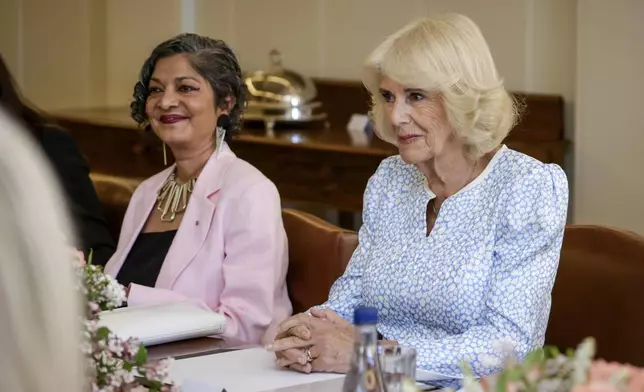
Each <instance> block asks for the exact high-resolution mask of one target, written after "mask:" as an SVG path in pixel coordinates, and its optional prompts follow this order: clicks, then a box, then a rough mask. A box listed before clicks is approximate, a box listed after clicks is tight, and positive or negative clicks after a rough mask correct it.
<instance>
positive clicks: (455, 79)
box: [362, 14, 518, 159]
mask: <svg viewBox="0 0 644 392" xmlns="http://www.w3.org/2000/svg"><path fill="white" fill-rule="evenodd" d="M383 77H388V78H390V79H392V80H394V81H396V82H398V83H400V84H402V85H404V86H406V87H409V88H419V89H423V90H427V91H430V92H435V93H437V94H439V96H440V97H441V98H442V103H443V106H444V108H445V112H446V115H447V120H448V122H449V124H450V126H451V127H452V129H453V131H454V133H455V135H456V136H457V137H458V138H460V140H461V141H462V142H463V144H464V145H465V146H466V149H467V151H466V152H467V154H468V155H469V157H470V158H472V159H477V158H479V157H481V156H483V155H484V154H487V153H489V152H491V151H492V150H494V149H495V148H497V147H498V146H499V145H500V144H501V142H502V141H503V139H505V137H506V136H507V135H508V133H509V132H510V130H511V129H512V128H513V127H514V125H515V124H516V121H517V118H518V104H517V102H516V101H515V100H514V98H513V97H512V96H511V95H510V94H509V93H508V92H507V91H506V90H505V87H504V86H503V79H501V78H500V77H499V75H498V72H497V69H496V66H495V64H494V59H493V58H492V54H491V53H490V49H489V47H488V45H487V42H486V41H485V38H483V34H481V31H480V29H479V28H478V26H477V25H476V24H475V23H474V22H473V21H472V20H471V19H469V18H468V17H466V16H463V15H459V14H443V15H439V16H435V17H432V18H423V19H420V20H417V21H414V22H412V23H410V24H408V25H407V26H405V27H403V28H402V29H400V30H398V31H397V32H395V33H394V34H392V35H391V36H389V37H388V38H387V39H386V40H385V41H384V42H383V43H382V44H380V46H378V47H377V48H376V49H375V50H374V51H373V52H372V53H371V55H370V56H369V57H368V59H367V61H366V63H365V66H364V69H363V78H362V81H363V83H364V85H365V87H366V88H367V89H368V90H369V92H370V93H371V96H372V110H371V115H372V119H373V121H374V123H375V124H374V125H375V132H376V134H377V135H378V137H380V138H381V139H383V140H384V141H386V142H389V143H391V144H396V135H395V133H394V129H393V127H392V124H391V122H390V121H389V119H388V118H387V115H386V113H385V110H384V105H385V102H384V100H383V98H382V96H381V95H380V93H379V89H380V82H381V80H382V78H383Z"/></svg>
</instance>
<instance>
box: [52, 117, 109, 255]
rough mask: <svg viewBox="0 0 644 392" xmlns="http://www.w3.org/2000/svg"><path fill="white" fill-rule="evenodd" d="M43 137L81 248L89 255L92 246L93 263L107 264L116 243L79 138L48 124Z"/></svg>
mask: <svg viewBox="0 0 644 392" xmlns="http://www.w3.org/2000/svg"><path fill="white" fill-rule="evenodd" d="M39 141H40V145H41V146H42V148H43V150H44V151H45V154H46V155H47V157H48V158H49V162H50V163H51V164H52V165H53V168H54V170H55V172H56V174H57V175H58V180H59V183H60V184H61V186H62V188H63V191H64V194H65V196H66V199H67V203H68V206H69V209H70V211H71V215H72V219H73V220H72V222H73V224H74V226H75V231H76V234H77V235H78V239H79V240H80V241H81V243H80V244H79V246H80V247H81V248H82V249H81V250H82V251H83V253H85V257H87V256H88V255H89V250H90V249H92V251H93V258H92V264H96V265H105V264H106V263H107V261H108V260H109V258H110V257H112V254H113V253H114V251H115V249H116V243H115V241H114V238H113V237H112V234H111V233H110V230H109V227H108V225H107V221H106V220H105V217H104V216H103V207H102V205H101V202H100V201H99V198H98V195H97V194H96V190H95V189H94V184H93V183H92V180H91V179H90V178H89V167H88V165H87V162H85V158H83V155H82V154H81V152H80V150H79V148H78V146H77V145H76V141H75V140H74V139H73V138H72V136H71V135H70V134H69V133H67V132H65V131H64V130H62V129H59V128H56V127H47V128H44V129H43V132H42V133H41V137H40V140H39Z"/></svg>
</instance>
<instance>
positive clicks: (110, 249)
mask: <svg viewBox="0 0 644 392" xmlns="http://www.w3.org/2000/svg"><path fill="white" fill-rule="evenodd" d="M0 106H1V107H4V108H5V109H6V110H7V111H8V112H9V114H11V115H13V116H14V117H15V118H16V119H17V120H18V121H22V125H23V127H22V128H23V129H22V130H23V131H24V132H27V133H28V134H31V136H33V137H34V138H35V140H36V141H37V143H38V145H39V146H40V147H41V148H42V150H43V152H44V153H45V155H46V157H47V158H48V160H49V163H50V164H51V165H52V167H53V168H54V172H55V178H57V179H58V180H59V182H60V184H61V186H62V189H63V191H64V196H66V202H67V205H68V208H69V209H70V211H71V214H72V218H73V224H74V225H75V229H76V232H77V233H78V235H79V239H80V244H79V249H80V250H81V251H82V252H83V254H84V256H85V257H88V256H89V252H90V249H91V251H92V263H93V264H97V265H105V263H107V260H108V259H109V258H110V257H111V256H112V254H113V253H114V250H115V249H116V243H115V241H114V238H112V234H111V233H110V230H109V227H108V225H107V221H106V220H105V217H104V216H103V208H102V205H101V202H100V201H99V198H98V195H97V194H96V190H95V189H94V184H93V183H92V180H91V179H90V177H89V167H88V165H87V162H85V158H83V155H82V154H81V152H80V150H79V148H78V145H77V144H76V141H75V140H74V139H73V138H72V136H71V135H70V134H69V133H67V132H66V131H65V130H63V129H61V128H60V127H59V126H57V125H56V124H55V123H54V121H53V120H51V119H50V118H48V116H46V115H45V114H44V113H41V112H40V111H38V110H37V109H35V108H33V107H32V106H30V105H29V104H27V102H26V101H25V100H24V98H23V97H22V96H21V95H20V92H19V91H18V87H17V86H16V83H15V81H14V79H13V77H12V76H11V74H10V73H9V69H8V68H7V65H6V63H5V62H4V60H3V59H2V57H1V56H0Z"/></svg>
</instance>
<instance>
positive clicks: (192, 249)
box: [156, 144, 235, 289]
mask: <svg viewBox="0 0 644 392" xmlns="http://www.w3.org/2000/svg"><path fill="white" fill-rule="evenodd" d="M234 158H235V154H234V153H233V152H232V151H231V150H230V148H228V145H226V144H224V145H223V146H222V150H221V152H220V153H219V155H217V154H213V155H212V156H211V157H210V159H209V160H208V162H207V163H206V166H205V167H204V169H203V170H202V172H201V174H200V175H199V178H198V179H197V182H196V184H195V188H194V190H193V192H192V196H191V198H190V202H189V203H188V208H187V209H186V212H185V213H184V216H183V220H182V221H181V225H180V226H179V230H178V231H177V234H176V236H175V238H174V241H173V242H172V246H171V247H170V250H169V251H168V254H167V256H166V258H165V261H164V262H163V267H161V271H160V272H159V277H158V278H157V281H156V287H158V288H165V289H170V288H172V285H173V284H174V281H175V280H176V279H177V277H178V276H179V274H180V273H181V272H182V271H183V270H184V268H186V267H187V266H188V264H190V262H191V261H192V260H193V259H194V258H195V256H196V255H197V252H198V251H199V249H200V248H201V247H202V245H203V243H204V242H205V241H206V238H207V236H208V231H209V230H210V225H211V223H212V220H213V217H214V215H215V209H216V206H217V201H218V199H219V190H220V189H221V185H222V181H223V178H224V173H225V171H226V167H227V166H228V165H229V164H230V163H231V162H232V161H233V160H234Z"/></svg>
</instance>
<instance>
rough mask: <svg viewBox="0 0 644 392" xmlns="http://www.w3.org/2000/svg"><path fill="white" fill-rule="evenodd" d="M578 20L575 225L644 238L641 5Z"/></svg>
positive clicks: (585, 1)
mask: <svg viewBox="0 0 644 392" xmlns="http://www.w3.org/2000/svg"><path fill="white" fill-rule="evenodd" d="M578 12H579V13H578V31H577V34H578V40H577V42H578V46H577V56H578V63H577V94H576V97H577V102H576V124H577V126H576V128H575V141H576V149H575V153H576V155H575V158H576V160H575V168H576V176H575V178H576V181H575V189H576V193H575V196H576V197H575V202H574V216H575V221H576V222H578V223H601V224H605V225H611V226H616V227H621V228H625V229H631V230H634V231H637V232H639V233H642V234H644V208H643V206H642V203H643V201H644V175H643V174H642V168H644V117H642V113H643V112H644V100H643V99H642V92H643V91H644V1H642V0H611V1H610V2H609V1H596V0H579V9H578Z"/></svg>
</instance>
